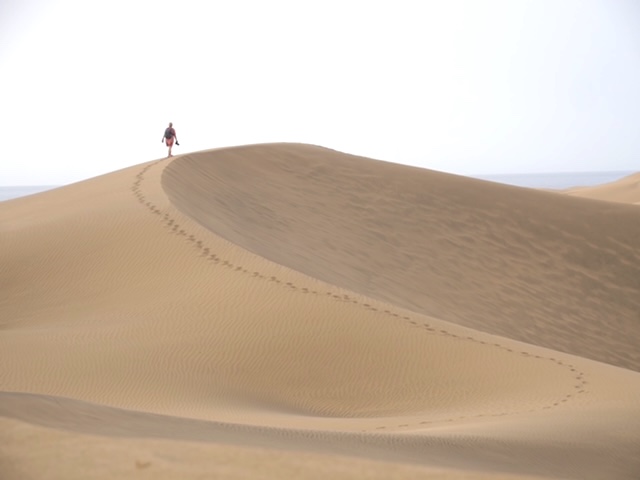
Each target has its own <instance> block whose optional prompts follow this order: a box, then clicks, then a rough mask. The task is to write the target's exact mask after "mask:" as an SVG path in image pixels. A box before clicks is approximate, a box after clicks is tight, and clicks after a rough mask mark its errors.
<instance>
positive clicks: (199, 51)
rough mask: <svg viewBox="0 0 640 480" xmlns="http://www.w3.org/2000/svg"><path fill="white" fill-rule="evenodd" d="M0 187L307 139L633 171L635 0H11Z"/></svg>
mask: <svg viewBox="0 0 640 480" xmlns="http://www.w3.org/2000/svg"><path fill="white" fill-rule="evenodd" d="M0 86H1V87H2V88H0V133H1V134H2V144H1V147H0V148H1V150H0V155H1V160H0V185H20V184H22V185H27V184H66V183H71V182H74V181H78V180H82V179H85V178H89V177H93V176H96V175H99V174H103V173H108V172H111V171H114V170H117V169H120V168H123V167H126V166H130V165H135V164H138V163H142V162H145V161H148V160H152V159H155V158H160V157H163V156H165V155H166V149H165V148H164V145H162V144H161V143H160V141H161V138H162V132H163V130H164V128H165V127H166V124H167V123H168V122H169V121H172V122H173V123H174V126H175V128H176V130H177V133H178V138H179V140H180V144H181V146H180V147H176V148H175V152H174V153H185V152H189V151H196V150H203V149H208V148H216V147H224V146H231V145H240V144H250V143H261V142H280V141H284V142H305V143H312V144H316V145H322V146H326V147H329V148H333V149H337V150H341V151H345V152H348V153H354V154H357V155H364V156H369V157H373V158H378V159H382V160H388V161H394V162H398V163H406V164H411V165H418V166H422V167H425V168H432V169H436V170H444V171H449V172H454V173H462V174H476V173H478V174H479V173H513V172H523V173H526V172H548V171H590V170H640V2H638V1H637V0H530V1H525V0H523V1H518V0H486V1H482V0H423V1H420V0H414V1H409V0H385V1H378V0H362V1H358V0H338V1H333V0H323V1H315V0H306V1H305V0H255V1H250V0H225V1H222V0H220V1H218V0H210V1H206V0H201V1H196V0H173V1H165V0H153V1H150V0H149V1H147V0H126V1H125V0H109V1H104V2H99V1H88V0H0Z"/></svg>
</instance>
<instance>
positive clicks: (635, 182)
mask: <svg viewBox="0 0 640 480" xmlns="http://www.w3.org/2000/svg"><path fill="white" fill-rule="evenodd" d="M563 193H566V194H567V195H572V196H575V197H585V198H595V199H598V200H605V201H607V202H618V203H631V204H633V205H640V173H636V174H633V175H629V176H627V177H625V178H622V179H620V180H617V181H615V182H612V183H607V184H604V185H596V186H595V187H576V188H570V189H568V190H565V191H564V192H563Z"/></svg>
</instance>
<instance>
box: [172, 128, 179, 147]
mask: <svg viewBox="0 0 640 480" xmlns="http://www.w3.org/2000/svg"><path fill="white" fill-rule="evenodd" d="M173 138H175V140H176V145H180V142H178V135H176V129H175V128H174V129H173Z"/></svg>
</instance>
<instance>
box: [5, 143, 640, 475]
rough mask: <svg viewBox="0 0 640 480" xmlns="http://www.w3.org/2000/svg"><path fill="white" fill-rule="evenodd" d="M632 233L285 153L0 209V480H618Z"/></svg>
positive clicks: (584, 208) (441, 177) (628, 447)
mask: <svg viewBox="0 0 640 480" xmlns="http://www.w3.org/2000/svg"><path fill="white" fill-rule="evenodd" d="M639 219H640V217H639V211H638V210H637V208H636V207H635V206H629V205H618V204H612V203H605V202H600V201H594V200H588V199H580V198H571V197H568V196H566V197H565V196H559V195H555V194H551V193H544V192H535V191H529V190H525V189H518V188H512V187H502V186H497V185H495V184H490V183H487V182H481V181H474V180H470V179H465V178H462V177H456V176H451V175H445V174H441V173H437V172H431V171H426V170H419V169H414V168H409V167H403V166H399V165H393V164H388V163H384V162H379V161H374V160H370V159H364V158H359V157H354V156H350V155H345V154H341V153H338V152H334V151H331V150H327V149H323V148H320V147H313V146H308V145H290V144H278V145H256V146H248V147H236V148H230V149H221V150H212V151H208V152H200V153H197V154H192V155H187V156H182V157H177V158H175V159H172V160H159V161H154V162H148V163H146V164H142V165H138V166H135V167H132V168H129V169H125V170H121V171H118V172H114V173H112V174H109V175H105V176H102V177H97V178H94V179H91V180H87V181H85V182H80V183H77V184H74V185H70V186H67V187H64V188H61V189H57V190H52V191H48V192H44V193H41V194H38V195H35V196H31V197H26V198H23V199H16V200H12V201H9V202H6V203H3V204H0V252H2V253H1V254H0V255H2V257H1V260H2V265H3V268H2V272H1V273H0V291H1V292H2V302H1V303H0V423H1V424H2V428H0V473H2V474H3V476H2V478H43V476H47V477H49V478H87V476H90V477H95V478H114V477H117V478H176V477H180V478H210V476H211V475H213V476H216V475H217V476H220V477H224V478H290V477H297V478H363V477H367V478H368V477H371V478H473V479H479V478H529V477H537V478H581V479H582V478H593V479H596V478H598V479H599V478H637V474H638V472H640V455H638V452H640V373H638V372H637V370H640V358H639V357H638V351H637V345H638V340H639V338H640V337H639V332H640V318H639V317H638V312H640V304H639V302H640V298H639V297H640V295H638V294H639V293H640V284H639V282H640V275H639V273H640V270H639V269H640V267H639V266H640V263H639V261H640V252H639V251H638V248H637V245H636V243H634V239H637V238H638V233H640V231H639V228H640V227H639V224H638V220H639ZM605 230H606V231H605ZM602 362H606V363H602ZM622 367H624V368H622ZM34 439H37V442H36V443H35V444H34Z"/></svg>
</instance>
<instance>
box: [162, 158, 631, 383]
mask: <svg viewBox="0 0 640 480" xmlns="http://www.w3.org/2000/svg"><path fill="white" fill-rule="evenodd" d="M162 181H163V186H164V187H165V189H166V191H167V195H168V196H169V198H170V199H171V201H172V202H173V203H174V204H175V205H176V206H177V207H178V208H179V209H180V210H181V211H182V212H184V213H186V214H187V215H189V216H190V217H192V218H194V219H196V220H197V221H198V222H200V223H201V224H202V225H204V226H206V227H207V228H209V229H210V230H212V231H214V232H216V233H217V234H219V235H221V236H222V237H224V238H227V239H228V240H230V241H232V242H234V243H236V244H238V245H240V246H242V247H244V248H246V249H248V250H251V251H253V252H255V253H257V254H258V255H261V256H264V257H266V258H269V259H271V260H273V261H274V262H277V263H280V264H283V265H286V266H288V267H291V268H292V269H295V270H298V271H301V272H304V273H307V274H308V275H310V276H312V277H315V278H319V279H322V280H324V281H326V282H327V283H330V284H335V285H340V286H343V287H345V288H353V289H355V290H356V291H358V292H359V293H361V294H363V295H366V296H371V297H374V298H378V299H380V300H382V301H388V302H390V303H393V304H395V305H399V306H402V307H403V308H406V309H409V310H413V311H416V312H419V313H425V314H428V315H433V316H435V317H437V318H440V319H444V320H449V321H452V322H455V323H459V324H461V325H465V326H468V327H471V328H479V329H481V330H483V331H488V332H491V333H494V334H497V335H503V336H507V337H509V338H514V339H517V340H521V341H524V342H528V343H534V344H538V345H543V346H546V347H549V348H552V349H556V350H561V351H564V352H568V353H575V354H577V355H580V356H587V357H589V358H592V359H594V360H598V361H604V362H607V363H611V364H614V365H618V366H622V367H625V368H630V369H633V370H636V371H638V370H640V350H638V348H637V345H638V343H639V342H640V318H639V316H638V312H640V253H639V252H638V249H637V239H638V238H640V211H639V210H638V209H637V208H635V207H634V206H631V205H614V204H610V203H604V202H595V201H593V202H592V201H585V200H583V199H576V198H569V197H561V198H558V196H557V195H554V194H553V193H547V192H542V191H535V190H531V189H523V188H518V187H510V186H506V185H499V184H493V183H489V182H484V181H481V180H474V179H469V178H465V177H459V176H455V175H449V174H444V173H440V172H433V171H428V170H424V169H418V168H413V167H405V166H400V165H396V164H390V163H386V162H381V161H372V160H370V159H365V158H360V157H356V156H353V155H345V154H342V153H340V152H335V151H331V150H328V149H323V148H319V147H313V146H301V145H296V146H292V145H266V146H255V147H252V146H247V147H238V148H231V149H225V150H223V151H216V152H209V153H205V154H200V155H198V156H194V157H192V156H184V157H182V158H180V159H179V160H177V161H175V162H173V163H172V164H171V165H169V166H168V167H167V169H166V171H165V174H164V175H163V178H162ZM184 192H188V195H182V194H183V193H184ZM542 299H544V301H541V300H542ZM612 304H613V305H616V308H614V309H611V308H610V307H609V306H610V305H612ZM558 317H560V318H558ZM515 318H517V319H518V320H517V321H514V319H515ZM603 324H606V325H608V328H606V329H603V328H601V326H602V325H603Z"/></svg>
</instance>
